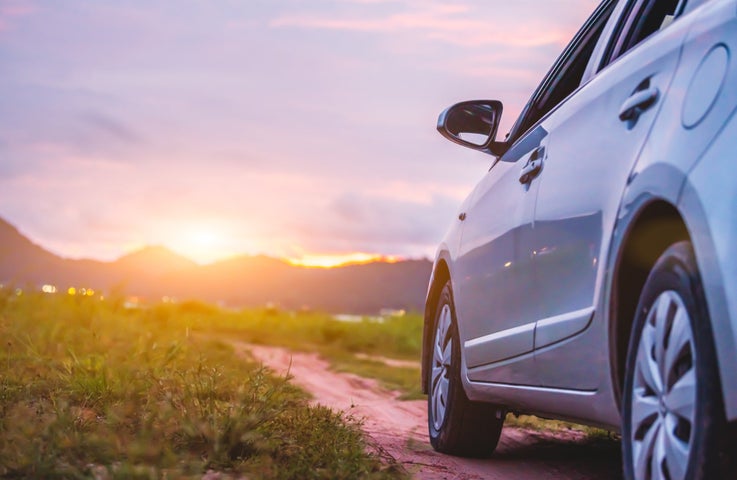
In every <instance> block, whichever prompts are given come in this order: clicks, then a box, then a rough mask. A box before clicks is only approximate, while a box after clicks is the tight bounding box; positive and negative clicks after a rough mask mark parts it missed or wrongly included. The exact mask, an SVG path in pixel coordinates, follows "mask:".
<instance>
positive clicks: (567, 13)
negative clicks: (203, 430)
mask: <svg viewBox="0 0 737 480" xmlns="http://www.w3.org/2000/svg"><path fill="white" fill-rule="evenodd" d="M597 3H598V1H597V0H515V1H509V0H476V1H471V0H467V1H454V2H449V1H445V0H310V1H306V0H238V1H236V0H208V1H205V0H170V1H156V0H138V1H125V2H121V1H119V0H101V1H94V2H92V1H89V0H47V1H41V0H0V217H2V218H4V219H5V220H7V221H9V222H10V223H12V224H13V225H15V226H16V227H18V228H19V230H20V231H21V232H22V233H23V234H25V235H26V236H28V237H30V238H31V239H32V240H33V241H34V242H35V243H37V244H40V245H42V246H43V247H45V248H47V249H49V250H51V251H53V252H54V253H56V254H59V255H62V256H65V257H72V258H95V259H100V260H113V259H115V258H118V257H120V256H122V255H123V254H125V253H127V252H131V251H133V250H136V249H138V248H140V247H142V246H144V245H153V244H156V245H164V246H167V247H169V248H171V249H173V250H174V251H176V252H179V253H181V254H183V255H186V256H189V257H190V258H192V259H194V260H196V261H199V262H202V263H207V262H211V261H213V260H217V259H220V258H223V257H228V256H233V255H238V254H258V253H265V254H268V255H273V256H283V257H289V258H296V259H300V258H306V259H308V260H309V259H310V258H313V257H314V258H317V260H315V263H321V262H324V260H320V259H321V258H323V257H324V256H327V257H334V258H344V257H341V256H343V255H349V254H354V253H357V252H362V253H364V254H380V255H391V256H400V257H422V256H432V254H433V252H434V249H435V246H436V245H437V243H438V241H439V240H440V239H441V237H442V235H443V233H444V231H445V230H446V228H447V226H448V225H449V224H450V221H451V219H452V218H453V215H454V213H455V211H456V209H457V208H458V205H459V204H460V202H461V201H462V200H463V198H464V197H465V196H466V195H467V194H468V193H469V192H470V190H471V189H472V187H473V185H474V184H475V183H476V181H478V180H479V179H480V178H481V176H482V175H483V174H484V172H485V171H486V170H487V169H488V167H489V165H490V162H491V157H489V156H486V155H483V154H480V153H477V152H472V151H470V150H466V149H463V148H461V147H458V146H454V145H453V144H451V143H449V142H448V141H446V140H444V139H442V137H441V136H440V135H438V134H437V132H436V131H435V122H436V120H437V115H438V113H440V111H441V110H442V109H444V108H445V107H446V106H448V105H450V104H452V103H455V102H457V101H461V100H467V99H474V98H494V99H499V100H502V101H503V102H504V108H505V115H504V122H503V127H502V129H503V130H504V132H506V129H507V128H508V127H509V126H511V124H512V122H513V121H514V119H515V117H516V115H517V113H518V112H519V110H520V109H521V107H522V105H523V104H524V103H525V101H526V100H527V98H528V97H529V95H530V93H531V92H532V90H533V89H534V87H535V86H536V85H537V83H538V81H539V80H540V79H541V77H542V76H543V75H544V73H545V71H547V69H548V68H549V67H550V65H551V64H552V62H553V61H554V60H555V58H556V56H557V55H558V53H559V52H560V51H561V50H562V48H563V47H564V46H565V44H566V43H567V42H568V40H569V39H570V38H571V36H572V35H573V34H574V33H575V31H576V30H577V29H578V28H579V26H580V25H581V24H582V23H583V21H584V20H585V18H586V17H588V15H589V14H590V13H591V12H592V11H593V9H594V7H595V6H596V4H597ZM345 258H347V257H345Z"/></svg>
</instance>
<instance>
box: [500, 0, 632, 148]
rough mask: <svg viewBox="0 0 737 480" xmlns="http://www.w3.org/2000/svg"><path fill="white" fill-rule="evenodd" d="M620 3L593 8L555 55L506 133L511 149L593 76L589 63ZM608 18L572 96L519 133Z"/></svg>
mask: <svg viewBox="0 0 737 480" xmlns="http://www.w3.org/2000/svg"><path fill="white" fill-rule="evenodd" d="M619 1H620V0H603V1H602V2H601V3H600V4H599V6H597V7H596V10H594V12H593V13H592V14H591V16H590V17H589V18H588V19H587V20H586V23H584V24H583V26H582V27H581V28H580V29H579V30H578V32H577V33H576V35H574V37H573V39H572V40H571V41H570V42H569V43H568V45H567V46H566V48H565V49H564V50H563V52H562V53H561V54H560V55H559V56H558V58H557V59H556V61H555V63H554V64H553V66H552V67H551V68H550V70H549V71H548V73H547V74H545V77H543V81H542V82H540V84H539V85H538V87H537V88H536V89H535V91H534V93H533V94H532V96H531V97H530V99H529V100H528V102H527V104H526V105H525V107H524V108H523V110H522V112H521V113H520V115H519V117H517V120H516V121H515V123H514V125H513V126H512V128H511V129H510V131H509V138H508V143H509V145H508V147H511V146H512V144H513V143H516V142H517V141H518V140H520V139H521V138H522V137H524V136H525V134H526V133H527V132H529V131H530V130H532V129H533V128H534V127H535V125H538V124H539V123H540V122H541V121H542V120H543V119H544V118H545V117H547V116H548V115H549V114H550V113H551V112H552V111H554V110H555V109H556V108H557V107H558V106H559V105H561V104H562V103H563V102H565V101H566V99H567V98H568V97H570V96H571V95H572V94H573V93H575V92H576V91H577V90H578V89H580V88H581V87H582V86H583V85H585V84H586V83H588V81H589V80H591V78H592V77H593V74H591V73H590V65H591V61H592V59H594V58H597V57H598V50H599V48H600V40H601V38H605V37H604V36H605V35H607V34H609V30H610V29H609V23H610V22H611V20H612V18H613V17H614V16H616V15H617V14H618V12H617V7H618V3H619ZM604 15H608V18H607V20H606V23H605V25H604V26H603V28H602V31H601V35H600V36H599V39H598V40H597V43H596V44H595V45H594V49H593V51H592V52H591V54H590V56H589V58H588V59H587V66H586V68H585V69H584V72H583V75H582V77H581V81H580V83H579V84H578V86H576V87H575V88H574V89H573V90H572V91H571V93H569V94H568V95H567V96H566V97H565V98H563V99H562V100H560V101H559V102H558V103H557V104H556V105H553V106H552V107H550V108H549V109H548V110H547V111H546V112H544V113H542V114H540V116H539V117H538V118H537V119H536V120H535V121H534V123H531V124H529V125H528V126H527V127H526V128H525V129H524V131H521V129H522V128H523V126H524V125H525V124H526V123H529V122H527V121H526V120H527V119H528V118H529V117H530V116H531V113H532V111H533V109H534V108H535V106H536V105H537V104H538V102H539V101H540V100H541V98H543V96H544V95H545V94H546V93H548V92H549V91H550V89H551V88H554V86H555V85H556V84H557V82H558V81H560V78H559V77H560V75H561V73H562V72H563V71H564V70H565V69H566V68H567V67H568V66H569V65H570V64H571V62H572V61H573V58H575V55H576V52H577V51H579V50H580V48H581V47H582V45H583V42H585V40H586V38H587V36H588V35H589V33H590V32H591V30H592V29H594V28H596V27H598V26H599V22H600V21H601V20H602V16H604Z"/></svg>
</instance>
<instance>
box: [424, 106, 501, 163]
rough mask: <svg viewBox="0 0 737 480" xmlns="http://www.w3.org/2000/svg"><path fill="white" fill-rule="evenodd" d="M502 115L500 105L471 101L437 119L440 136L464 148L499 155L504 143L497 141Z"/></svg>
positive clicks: (445, 112) (451, 109)
mask: <svg viewBox="0 0 737 480" xmlns="http://www.w3.org/2000/svg"><path fill="white" fill-rule="evenodd" d="M501 116H502V102H499V101H497V100H471V101H468V102H461V103H457V104H455V105H453V106H452V107H448V108H447V109H445V111H443V113H441V114H440V116H439V117H438V131H439V132H440V134H441V135H442V136H444V137H445V138H447V139H448V140H450V141H451V142H455V143H457V144H459V145H463V146H464V147H468V148H472V149H474V150H480V151H482V152H486V153H491V154H492V155H500V154H501V152H502V151H503V148H501V147H502V145H504V144H503V143H499V142H496V141H495V139H496V131H497V129H498V128H499V121H500V119H501Z"/></svg>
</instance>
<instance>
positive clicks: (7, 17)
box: [0, 0, 38, 32]
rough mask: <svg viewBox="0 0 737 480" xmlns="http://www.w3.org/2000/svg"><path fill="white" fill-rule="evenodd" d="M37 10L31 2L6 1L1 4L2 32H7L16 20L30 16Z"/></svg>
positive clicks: (21, 0)
mask: <svg viewBox="0 0 737 480" xmlns="http://www.w3.org/2000/svg"><path fill="white" fill-rule="evenodd" d="M37 10H38V9H37V8H36V6H35V5H34V4H33V3H32V2H31V1H30V0H4V1H3V2H2V3H0V32H4V31H7V30H8V29H9V28H10V25H11V22H12V20H13V19H14V18H17V17H23V16H26V15H30V14H32V13H34V12H36V11H37Z"/></svg>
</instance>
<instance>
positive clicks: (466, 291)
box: [454, 130, 547, 384]
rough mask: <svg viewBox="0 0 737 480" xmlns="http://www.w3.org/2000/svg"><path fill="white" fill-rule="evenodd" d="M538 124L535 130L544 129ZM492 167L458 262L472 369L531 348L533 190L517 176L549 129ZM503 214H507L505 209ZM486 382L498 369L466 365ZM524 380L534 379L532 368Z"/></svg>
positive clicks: (466, 225)
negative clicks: (528, 288)
mask: <svg viewBox="0 0 737 480" xmlns="http://www.w3.org/2000/svg"><path fill="white" fill-rule="evenodd" d="M539 131H540V130H538V132H539ZM528 138H532V139H533V140H532V141H530V140H527V139H523V140H521V141H520V142H519V143H518V145H520V146H522V148H518V149H516V150H513V151H510V152H507V154H506V155H505V156H504V157H502V159H501V161H499V162H497V164H496V165H495V166H494V167H493V168H491V169H490V170H489V172H488V173H487V174H486V175H485V176H484V178H483V179H482V180H481V182H480V183H479V185H478V186H477V187H476V189H475V190H474V193H473V199H472V201H471V202H470V203H469V204H468V211H469V212H473V213H470V214H468V215H467V217H466V218H465V221H464V222H463V226H462V229H463V232H462V241H461V244H460V248H459V250H458V255H457V259H456V261H455V274H456V277H455V280H456V281H455V283H454V287H455V289H456V290H455V292H454V293H455V302H456V314H457V316H458V318H459V319H460V320H459V322H458V324H459V334H460V339H461V342H462V344H463V345H464V360H465V364H466V366H467V368H468V369H473V368H475V367H480V366H484V365H489V364H491V363H494V362H499V361H501V360H506V359H509V358H512V357H515V356H519V355H524V354H525V353H529V352H531V351H532V349H533V342H534V324H533V325H532V328H529V327H526V324H529V323H530V322H534V321H535V320H536V319H537V317H538V307H537V302H536V299H535V298H534V296H533V294H534V292H530V293H529V294H528V293H526V290H527V287H528V286H529V285H530V284H531V283H532V281H533V271H532V258H531V256H530V254H529V247H528V245H529V244H530V242H531V241H532V232H531V230H532V216H533V210H534V205H535V204H534V201H535V197H534V194H535V190H534V189H532V190H531V189H530V188H529V186H528V185H523V184H521V183H520V181H519V177H520V169H521V165H522V164H523V162H524V161H525V160H526V159H528V158H529V157H530V155H532V154H533V152H535V151H536V150H537V149H538V148H541V147H542V146H544V143H545V142H546V140H547V135H544V134H543V135H538V134H537V133H534V132H533V133H531V134H530V135H529V137H528ZM500 212H503V214H500ZM468 374H469V376H470V377H471V378H474V379H478V380H482V379H483V380H486V381H494V380H495V379H496V380H497V381H509V378H508V377H506V376H503V377H500V378H496V377H495V374H494V371H493V369H488V368H485V369H482V370H475V371H469V372H468ZM518 380H519V381H524V383H528V382H529V383H532V384H534V383H535V382H536V379H535V375H534V371H530V375H529V377H528V378H521V379H520V378H518Z"/></svg>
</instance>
